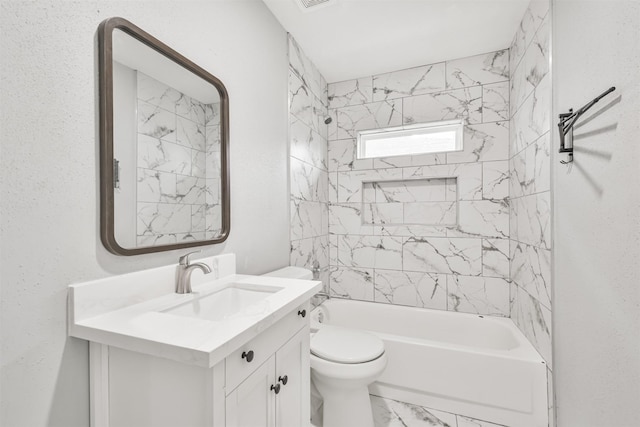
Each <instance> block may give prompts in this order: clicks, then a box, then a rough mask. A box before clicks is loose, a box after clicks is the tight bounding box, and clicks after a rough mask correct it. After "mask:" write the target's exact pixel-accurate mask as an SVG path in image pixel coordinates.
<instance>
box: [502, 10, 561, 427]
mask: <svg viewBox="0 0 640 427" xmlns="http://www.w3.org/2000/svg"><path fill="white" fill-rule="evenodd" d="M550 36H551V13H550V4H549V1H548V0H542V1H537V0H532V1H531V2H530V3H529V7H528V9H527V11H526V12H525V15H524V17H523V18H522V22H521V23H520V26H519V28H518V31H517V32H516V34H515V36H514V39H513V42H512V44H511V48H510V51H511V56H510V59H509V66H510V69H511V84H510V89H509V92H510V98H511V106H510V136H509V141H510V149H511V157H510V159H509V170H510V179H509V194H510V198H511V209H510V229H511V235H510V250H509V253H510V258H511V318H512V319H513V321H514V322H515V323H516V325H517V326H518V328H519V329H520V330H521V331H522V332H523V333H524V335H525V336H526V337H527V338H528V339H529V341H530V342H531V343H532V344H533V346H534V347H535V348H536V350H538V352H539V353H540V354H541V356H542V357H543V358H544V360H545V361H546V363H547V367H548V369H547V396H548V402H549V403H548V407H549V425H550V426H553V425H554V411H555V408H554V407H555V405H554V396H553V387H552V384H553V372H552V369H553V366H552V362H553V360H552V351H551V344H552V338H551V330H552V328H551V322H552V311H551V309H552V299H551V293H552V289H551V251H552V250H553V247H552V242H551V229H550V227H551V191H550V188H551V167H550V165H551V163H550V162H551V147H550V142H551V128H552V126H551V121H552V119H551V74H550Z"/></svg>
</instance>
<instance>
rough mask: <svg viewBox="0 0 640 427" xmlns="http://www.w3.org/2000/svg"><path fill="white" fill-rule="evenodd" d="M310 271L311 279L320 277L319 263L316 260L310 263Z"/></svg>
mask: <svg viewBox="0 0 640 427" xmlns="http://www.w3.org/2000/svg"><path fill="white" fill-rule="evenodd" d="M311 267H312V268H311V272H312V273H313V280H318V279H320V263H319V262H318V260H315V261H313V264H312V265H311Z"/></svg>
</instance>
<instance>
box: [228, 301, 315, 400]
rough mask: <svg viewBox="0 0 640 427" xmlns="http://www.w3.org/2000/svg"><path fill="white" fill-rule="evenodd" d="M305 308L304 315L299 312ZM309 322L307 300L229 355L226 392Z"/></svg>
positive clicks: (232, 388)
mask: <svg viewBox="0 0 640 427" xmlns="http://www.w3.org/2000/svg"><path fill="white" fill-rule="evenodd" d="M303 310H304V312H305V313H304V314H305V316H304V317H303V316H302V315H300V314H298V312H302V311H303ZM308 322H309V302H305V303H304V304H302V305H300V306H299V307H298V308H296V309H295V310H293V311H292V312H290V313H288V314H287V315H285V317H284V318H282V319H281V320H279V321H278V323H276V324H275V325H273V326H270V327H269V328H268V329H267V330H265V331H264V332H262V333H261V334H260V335H258V336H257V337H255V338H254V339H252V340H251V341H249V342H248V343H246V344H245V345H243V346H242V347H240V348H239V349H238V350H236V351H234V352H232V353H231V354H230V355H229V356H227V358H226V360H225V362H226V363H225V379H226V393H227V394H229V393H230V392H231V391H233V390H234V389H235V388H236V387H237V386H238V385H239V384H240V383H241V382H242V381H244V379H245V378H247V377H248V376H249V375H251V373H252V372H254V371H255V370H256V369H258V368H259V367H260V365H262V364H263V363H264V362H265V361H266V360H267V359H269V357H271V356H272V355H273V354H274V353H275V352H276V350H278V349H279V348H280V347H282V345H284V343H286V342H287V340H289V338H291V337H292V336H293V335H295V333H296V332H297V331H298V330H299V329H300V328H302V327H303V326H304V325H306V324H307V323H308ZM249 360H251V361H249Z"/></svg>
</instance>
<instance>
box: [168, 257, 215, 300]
mask: <svg viewBox="0 0 640 427" xmlns="http://www.w3.org/2000/svg"><path fill="white" fill-rule="evenodd" d="M196 252H200V251H196ZM196 252H190V253H188V254H186V255H184V256H182V257H180V261H179V265H178V281H177V284H176V293H178V294H190V293H191V292H193V291H192V289H191V273H193V271H194V270H196V269H197V270H200V271H202V272H203V273H204V274H209V273H211V267H209V266H208V265H207V264H205V263H203V262H195V263H193V264H190V263H189V255H191V254H194V253H196Z"/></svg>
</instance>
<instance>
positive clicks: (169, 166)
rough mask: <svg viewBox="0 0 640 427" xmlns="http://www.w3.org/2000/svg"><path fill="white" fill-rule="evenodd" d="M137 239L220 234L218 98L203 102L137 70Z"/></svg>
mask: <svg viewBox="0 0 640 427" xmlns="http://www.w3.org/2000/svg"><path fill="white" fill-rule="evenodd" d="M137 102H138V105H137V107H138V108H137V112H138V119H137V120H138V147H137V157H138V158H137V189H136V190H137V231H136V234H137V242H138V244H139V245H141V246H151V245H158V244H169V243H176V242H180V241H187V240H203V239H207V238H212V237H214V236H215V235H217V234H219V231H220V226H221V210H220V129H219V120H218V117H219V104H203V103H201V102H199V101H198V100H196V99H194V98H191V97H189V96H187V95H185V94H183V93H180V92H178V91H177V90H175V89H173V88H171V87H169V86H166V85H165V84H164V83H161V82H159V81H158V80H155V79H153V78H152V77H149V76H147V75H145V74H143V73H141V72H137Z"/></svg>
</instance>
